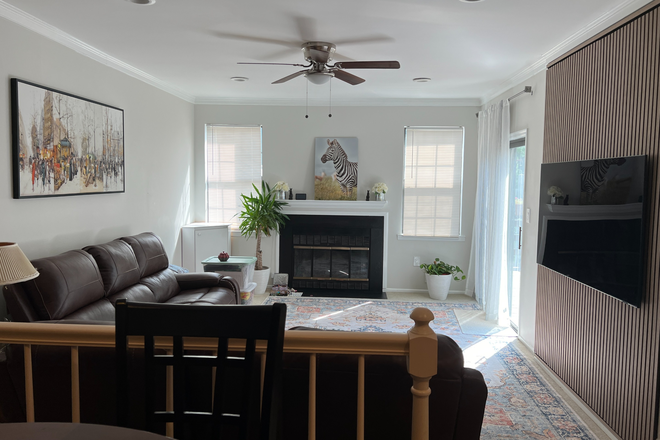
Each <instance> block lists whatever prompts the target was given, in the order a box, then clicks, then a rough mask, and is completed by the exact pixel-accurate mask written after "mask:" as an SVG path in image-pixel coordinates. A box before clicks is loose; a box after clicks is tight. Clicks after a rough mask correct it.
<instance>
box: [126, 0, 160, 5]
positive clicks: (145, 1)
mask: <svg viewBox="0 0 660 440" xmlns="http://www.w3.org/2000/svg"><path fill="white" fill-rule="evenodd" d="M126 1H127V2H131V3H135V4H136V5H153V4H154V3H156V0H126Z"/></svg>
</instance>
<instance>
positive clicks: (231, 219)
mask: <svg viewBox="0 0 660 440" xmlns="http://www.w3.org/2000/svg"><path fill="white" fill-rule="evenodd" d="M261 171H262V170H261V127H259V126H253V127H236V126H227V125H211V124H207V125H206V220H207V221H208V222H212V223H231V224H232V227H233V228H237V227H238V225H239V224H240V219H239V217H238V216H237V215H236V214H238V213H240V212H241V209H242V204H241V194H249V193H250V192H251V191H253V188H252V184H253V183H254V184H256V185H257V187H260V185H261V175H262V172H261Z"/></svg>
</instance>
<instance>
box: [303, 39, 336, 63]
mask: <svg viewBox="0 0 660 440" xmlns="http://www.w3.org/2000/svg"><path fill="white" fill-rule="evenodd" d="M336 49H337V46H335V45H334V44H333V43H326V42H324V41H310V42H307V43H303V45H302V46H301V50H302V51H303V55H304V57H305V59H306V60H307V61H309V62H310V63H314V64H317V63H318V64H326V63H329V62H330V61H332V56H333V55H334V54H335V50H336Z"/></svg>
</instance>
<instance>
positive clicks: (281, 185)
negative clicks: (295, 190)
mask: <svg viewBox="0 0 660 440" xmlns="http://www.w3.org/2000/svg"><path fill="white" fill-rule="evenodd" d="M273 190H275V191H288V190H289V185H288V184H287V183H286V182H282V181H281V180H280V181H279V182H277V183H276V184H275V186H273Z"/></svg>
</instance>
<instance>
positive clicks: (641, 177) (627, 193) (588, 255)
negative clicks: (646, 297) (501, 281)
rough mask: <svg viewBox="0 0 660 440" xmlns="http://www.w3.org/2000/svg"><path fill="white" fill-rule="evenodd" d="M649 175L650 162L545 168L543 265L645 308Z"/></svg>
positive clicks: (586, 163) (633, 158) (643, 158)
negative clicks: (643, 298)
mask: <svg viewBox="0 0 660 440" xmlns="http://www.w3.org/2000/svg"><path fill="white" fill-rule="evenodd" d="M646 175H647V172H646V156H631V157H617V158H606V159H597V160H584V161H575V162H560V163H546V164H542V165H541V197H540V199H541V200H540V205H539V241H538V259H537V262H538V263H539V264H541V265H543V266H545V267H547V268H549V269H552V270H554V271H556V272H559V273H560V274H563V275H565V276H567V277H569V278H572V279H574V280H576V281H579V282H581V283H584V284H586V285H588V286H591V287H593V288H594V289H597V290H600V291H601V292H603V293H606V294H607V295H610V296H612V297H614V298H617V299H619V300H621V301H623V302H625V303H628V304H630V305H633V306H635V307H639V306H640V305H641V303H642V297H643V294H644V278H645V270H644V267H645V259H646V240H645V230H646V215H645V213H646V208H647V207H646V202H645V200H646V188H647V183H646ZM551 194H554V196H553V195H551Z"/></svg>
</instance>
